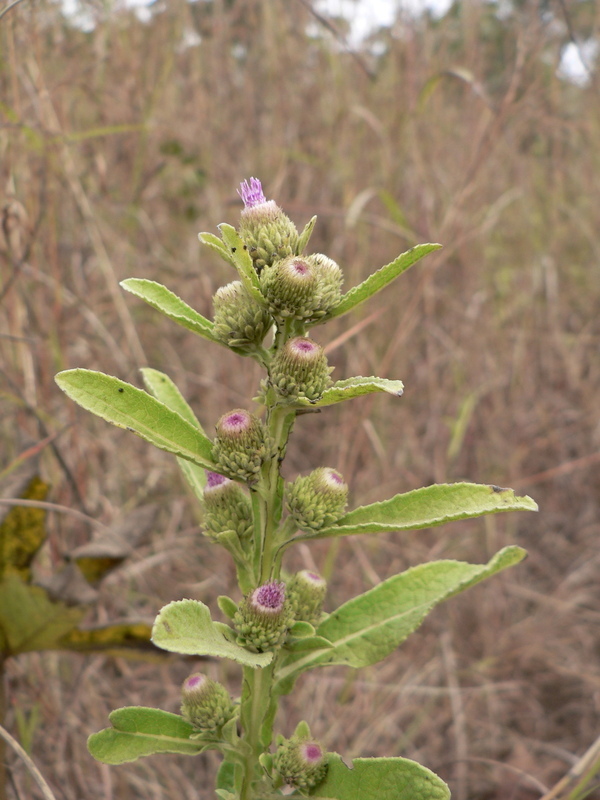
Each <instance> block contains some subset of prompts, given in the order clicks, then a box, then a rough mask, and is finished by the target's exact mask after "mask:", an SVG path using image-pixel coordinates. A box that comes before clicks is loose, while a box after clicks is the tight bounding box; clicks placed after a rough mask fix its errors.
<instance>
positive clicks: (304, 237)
mask: <svg viewBox="0 0 600 800" xmlns="http://www.w3.org/2000/svg"><path fill="white" fill-rule="evenodd" d="M316 222H317V217H316V216H314V217H313V218H312V219H310V220H309V221H308V222H307V223H306V225H305V226H304V229H303V231H302V233H301V234H300V236H299V237H298V245H297V247H296V254H297V255H300V253H302V252H303V251H304V248H305V247H306V245H307V244H308V241H309V239H310V237H311V236H312V232H313V230H314V227H315V224H316Z"/></svg>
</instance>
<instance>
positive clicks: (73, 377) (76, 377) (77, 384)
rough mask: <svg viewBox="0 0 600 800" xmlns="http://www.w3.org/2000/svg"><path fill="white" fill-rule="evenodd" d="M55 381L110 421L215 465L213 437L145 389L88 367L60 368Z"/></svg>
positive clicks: (191, 458)
mask: <svg viewBox="0 0 600 800" xmlns="http://www.w3.org/2000/svg"><path fill="white" fill-rule="evenodd" d="M55 381H56V383H57V384H58V385H59V387H60V388H61V389H62V390H63V392H65V393H66V394H67V395H68V396H69V397H70V398H71V400H74V401H75V402H76V403H79V405H80V406H83V408H85V409H87V410H88V411H91V412H92V413H93V414H96V415H97V416H99V417H102V419H105V420H106V421H107V422H112V424H113V425H116V426H117V427H119V428H126V429H127V430H130V431H133V433H137V434H138V436H141V437H142V439H146V440H147V441H148V442H151V444H153V445H155V446H156V447H159V448H160V449H161V450H167V451H168V452H169V453H175V455H177V456H181V457H182V458H185V459H187V460H189V461H192V462H193V463H194V464H197V465H198V466H200V467H204V468H205V469H215V465H214V464H213V461H212V458H211V453H212V443H211V441H210V439H208V438H207V437H206V436H204V435H203V434H202V433H201V432H200V431H199V430H198V429H197V428H195V427H194V426H193V425H191V424H190V423H189V422H187V421H186V420H185V419H183V417H182V416H180V415H179V414H178V413H177V412H175V411H171V409H170V408H168V407H167V406H166V405H165V404H164V403H161V402H159V401H158V400H155V399H154V397H151V396H150V395H149V394H147V393H146V392H144V391H142V390H141V389H137V388H136V387H135V386H132V385H131V384H130V383H125V382H124V381H121V380H119V379H118V378H113V377H111V376H110V375H104V374H103V373H102V372H93V371H92V370H87V369H70V370H67V371H66V372H60V373H59V374H58V375H57V376H56V378H55Z"/></svg>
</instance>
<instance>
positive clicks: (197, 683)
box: [183, 672, 207, 692]
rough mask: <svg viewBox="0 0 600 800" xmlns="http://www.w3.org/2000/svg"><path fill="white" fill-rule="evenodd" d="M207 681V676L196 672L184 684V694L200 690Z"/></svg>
mask: <svg viewBox="0 0 600 800" xmlns="http://www.w3.org/2000/svg"><path fill="white" fill-rule="evenodd" d="M206 681H207V677H206V675H202V674H201V673H200V672H196V673H194V674H193V675H190V677H189V678H186V680H185V683H184V684H183V690H184V692H186V691H188V692H189V691H190V690H193V689H200V687H201V686H203V685H204V684H205V683H206Z"/></svg>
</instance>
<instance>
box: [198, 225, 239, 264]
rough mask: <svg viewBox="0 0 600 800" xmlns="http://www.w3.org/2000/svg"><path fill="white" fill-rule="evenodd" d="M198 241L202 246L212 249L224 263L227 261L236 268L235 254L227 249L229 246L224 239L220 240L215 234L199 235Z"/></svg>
mask: <svg viewBox="0 0 600 800" xmlns="http://www.w3.org/2000/svg"><path fill="white" fill-rule="evenodd" d="M198 239H199V240H200V242H201V243H202V244H205V245H206V246H207V247H210V249H211V250H213V251H214V252H215V253H216V254H217V255H218V256H220V257H221V258H222V259H223V260H224V261H227V262H228V263H229V264H231V266H232V267H235V261H234V260H233V254H232V253H231V252H230V251H229V250H228V249H227V246H226V244H225V242H223V240H222V239H219V237H218V236H215V235H214V233H199V234H198Z"/></svg>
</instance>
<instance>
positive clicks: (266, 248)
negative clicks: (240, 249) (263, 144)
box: [238, 178, 298, 272]
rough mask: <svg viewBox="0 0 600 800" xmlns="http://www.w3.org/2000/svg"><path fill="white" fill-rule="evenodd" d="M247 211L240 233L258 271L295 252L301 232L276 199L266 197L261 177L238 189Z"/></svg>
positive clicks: (241, 223) (243, 216) (243, 214)
mask: <svg viewBox="0 0 600 800" xmlns="http://www.w3.org/2000/svg"><path fill="white" fill-rule="evenodd" d="M238 194H239V195H240V197H241V198H242V200H243V201H244V210H243V211H242V216H241V220H240V227H239V230H238V233H239V235H240V238H241V239H242V240H243V241H244V244H245V245H246V247H247V248H248V252H249V253H250V257H251V258H252V261H253V263H254V266H255V268H256V270H257V271H258V272H260V271H261V270H262V268H263V267H265V266H268V265H270V264H272V263H273V262H274V261H276V260H277V259H279V258H286V257H287V256H291V255H293V254H294V253H295V252H296V249H297V246H298V231H297V230H296V226H295V225H294V223H293V222H292V221H291V219H290V218H289V217H288V216H287V215H286V214H284V213H283V211H282V210H281V209H280V208H279V206H278V205H277V203H276V202H275V201H274V200H267V199H266V198H265V196H264V194H263V190H262V186H261V183H260V181H259V180H258V178H250V181H249V182H248V181H244V182H243V183H242V184H241V185H240V188H239V189H238Z"/></svg>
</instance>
